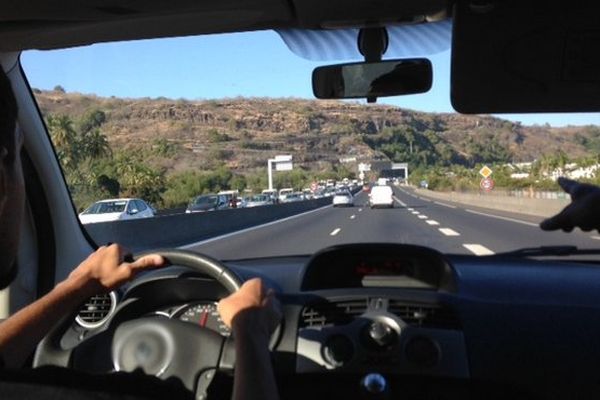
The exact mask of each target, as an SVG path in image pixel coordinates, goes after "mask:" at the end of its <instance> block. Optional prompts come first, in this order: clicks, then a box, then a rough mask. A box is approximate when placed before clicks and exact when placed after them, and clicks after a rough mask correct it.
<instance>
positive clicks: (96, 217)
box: [79, 199, 154, 224]
mask: <svg viewBox="0 0 600 400" xmlns="http://www.w3.org/2000/svg"><path fill="white" fill-rule="evenodd" d="M150 217H154V209H153V208H152V207H151V206H150V205H148V203H146V202H145V201H144V200H142V199H108V200H102V201H97V202H95V203H94V204H92V205H91V206H89V207H88V208H86V209H85V210H84V211H83V212H82V213H80V214H79V220H80V221H81V223H82V224H93V223H97V222H109V221H119V220H127V219H139V218H150Z"/></svg>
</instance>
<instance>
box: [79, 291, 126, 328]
mask: <svg viewBox="0 0 600 400" xmlns="http://www.w3.org/2000/svg"><path fill="white" fill-rule="evenodd" d="M116 306H117V295H116V294H115V292H110V293H106V294H100V295H96V296H92V297H90V298H89V299H88V301H86V302H85V304H83V306H81V309H80V310H79V313H78V314H77V317H76V318H75V321H77V323H78V324H79V325H81V326H82V327H84V328H88V329H91V328H97V327H99V326H100V325H102V324H103V323H105V322H106V321H107V320H108V318H109V317H110V316H111V315H112V313H113V312H114V311H115V308H116Z"/></svg>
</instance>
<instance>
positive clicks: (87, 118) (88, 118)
mask: <svg viewBox="0 0 600 400" xmlns="http://www.w3.org/2000/svg"><path fill="white" fill-rule="evenodd" d="M104 122H106V114H105V113H104V111H102V110H98V109H91V110H88V111H87V112H86V113H85V114H84V115H83V117H82V118H81V121H80V122H79V131H80V132H81V133H82V134H85V133H88V132H90V131H92V130H93V129H95V128H100V126H101V125H102V124H103V123H104Z"/></svg>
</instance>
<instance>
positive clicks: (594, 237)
mask: <svg viewBox="0 0 600 400" xmlns="http://www.w3.org/2000/svg"><path fill="white" fill-rule="evenodd" d="M590 238H592V239H596V240H600V236H590Z"/></svg>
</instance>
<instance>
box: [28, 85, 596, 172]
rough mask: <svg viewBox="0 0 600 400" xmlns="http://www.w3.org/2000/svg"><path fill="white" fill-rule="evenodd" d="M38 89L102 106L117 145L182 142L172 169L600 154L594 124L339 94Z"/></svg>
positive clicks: (39, 94)
mask: <svg viewBox="0 0 600 400" xmlns="http://www.w3.org/2000/svg"><path fill="white" fill-rule="evenodd" d="M35 95H36V98H37V101H38V103H39V106H40V109H41V110H42V113H43V114H45V115H49V114H52V115H57V114H66V115H69V116H70V117H71V118H72V119H73V120H74V121H77V120H79V119H80V118H82V116H83V115H84V114H85V113H86V112H88V111H89V110H101V111H103V112H104V113H105V115H106V120H105V122H104V123H103V125H102V132H103V133H104V134H105V135H106V136H107V137H108V140H109V142H110V144H111V147H113V148H122V149H130V150H131V151H136V150H137V149H139V148H142V147H147V146H153V145H155V144H156V143H157V139H160V138H163V139H166V140H167V141H168V143H170V144H173V145H176V146H177V149H178V150H177V151H176V152H175V153H174V154H173V155H172V156H171V157H168V158H164V159H161V160H159V161H157V162H158V163H160V164H161V165H160V166H161V167H164V168H165V170H166V171H168V172H177V171H181V170H184V169H189V168H196V167H197V168H206V167H209V166H210V165H211V163H212V162H214V160H215V159H220V160H222V161H223V162H224V163H225V164H226V165H227V166H228V167H230V168H231V169H233V170H242V169H248V168H257V167H262V166H264V163H265V160H266V159H267V158H268V157H272V156H274V155H276V154H281V153H288V152H291V153H293V154H294V160H295V162H296V163H297V164H301V165H303V166H304V167H305V168H307V169H311V170H318V169H326V168H327V166H328V165H332V164H333V163H336V162H338V160H339V159H340V157H342V158H347V159H356V160H358V161H362V160H366V161H368V160H376V159H394V160H395V161H404V160H403V158H406V157H407V156H406V154H407V152H410V154H409V155H410V157H413V155H414V158H415V159H417V158H416V157H417V154H420V156H419V157H421V158H422V159H424V160H425V161H424V162H436V161H439V160H442V161H444V162H450V163H452V162H458V163H463V164H469V163H474V162H478V161H490V160H486V159H485V157H488V158H489V157H492V158H494V157H499V159H500V160H501V159H502V158H506V160H507V161H514V162H523V161H532V160H534V159H536V158H539V157H540V156H542V155H543V154H550V153H553V152H557V151H558V150H562V151H563V152H565V153H566V154H568V155H569V156H570V157H580V156H587V155H591V154H597V152H598V149H597V147H599V146H597V143H598V138H599V137H600V129H599V128H598V127H594V126H588V127H567V128H552V127H550V126H523V125H521V124H519V123H513V122H510V121H506V120H502V119H499V118H494V117H490V116H466V115H459V114H433V113H423V112H415V111H411V110H405V109H401V108H397V107H392V106H385V105H362V104H357V103H349V102H338V101H316V100H314V101H313V100H299V99H268V98H236V99H221V100H207V101H188V100H171V99H165V98H157V99H149V98H140V99H125V98H114V97H111V98H104V97H97V96H94V95H83V94H78V93H63V92H61V91H39V90H35ZM394 132H396V133H394ZM410 135H412V136H410ZM415 135H416V137H414V136H415ZM409 142H410V143H409ZM409 145H410V146H409ZM592 145H593V146H592ZM488 150H489V151H488ZM424 152H426V153H427V154H424ZM486 152H488V153H489V154H488V155H487V156H485V157H484V156H482V154H483V153H486ZM486 154H487V153H486ZM432 157H433V158H432ZM482 157H483V158H482ZM491 161H494V160H491Z"/></svg>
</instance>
